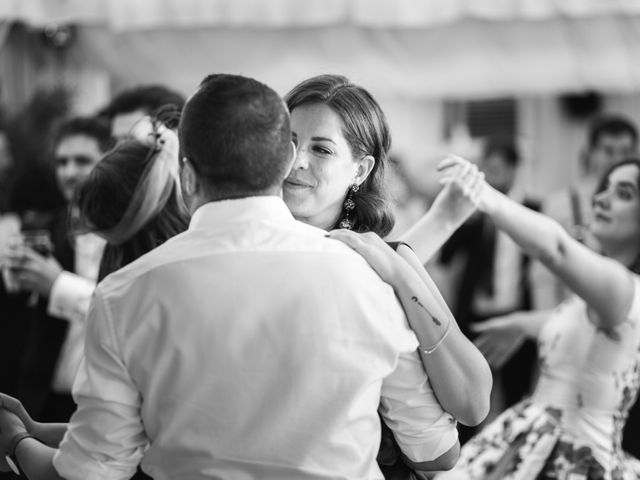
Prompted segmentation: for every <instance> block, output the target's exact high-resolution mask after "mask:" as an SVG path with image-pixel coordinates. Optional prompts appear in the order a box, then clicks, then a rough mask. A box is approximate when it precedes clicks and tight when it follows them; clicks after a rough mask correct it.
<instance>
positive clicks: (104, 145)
mask: <svg viewBox="0 0 640 480" xmlns="http://www.w3.org/2000/svg"><path fill="white" fill-rule="evenodd" d="M76 135H84V136H86V137H91V138H93V139H95V141H96V142H97V143H98V147H99V148H100V151H102V152H106V151H107V150H110V149H111V148H112V147H113V146H114V140H113V138H112V136H111V126H110V125H109V123H108V122H107V121H105V120H104V119H102V118H98V117H71V118H67V119H66V120H63V121H62V122H61V123H60V124H59V125H58V126H57V128H56V130H55V132H54V134H53V147H54V148H57V146H58V145H59V144H60V142H62V141H63V140H64V139H66V138H69V137H73V136H76Z"/></svg>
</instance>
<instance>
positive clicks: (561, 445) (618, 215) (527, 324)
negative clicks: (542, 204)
mask: <svg viewBox="0 0 640 480" xmlns="http://www.w3.org/2000/svg"><path fill="white" fill-rule="evenodd" d="M463 163H464V161H463V160H459V159H449V160H446V161H445V162H444V164H443V165H442V168H445V169H446V168H447V167H452V166H456V165H459V164H463ZM449 170H450V171H451V172H452V173H451V174H450V176H449V181H456V173H455V172H456V170H460V169H455V168H450V169H449ZM476 201H477V202H478V206H479V208H480V209H481V210H483V211H484V212H486V213H487V214H489V215H490V216H491V217H492V218H493V220H494V221H495V223H496V225H497V226H498V228H501V229H502V230H504V231H505V232H506V233H507V234H509V235H510V236H511V237H512V238H513V240H514V241H516V242H517V243H518V244H519V245H520V247H521V248H523V249H524V250H525V251H526V252H527V253H529V254H531V255H532V256H534V257H536V258H537V259H539V260H540V261H542V262H543V263H544V264H545V265H546V266H547V267H548V268H549V269H550V270H552V271H553V272H554V273H555V274H556V275H558V276H559V277H560V278H561V279H562V280H563V281H564V282H565V283H566V284H567V286H569V287H570V288H571V289H572V290H573V292H574V293H575V294H576V295H574V296H573V297H572V298H570V299H569V300H567V301H566V302H564V303H562V304H561V305H560V306H558V307H557V308H556V309H555V310H554V311H553V312H552V313H551V314H550V315H548V314H547V315H543V314H542V313H541V312H529V313H519V314H514V315H511V316H507V317H502V318H499V319H495V320H493V321H491V322H490V323H489V324H488V326H487V327H483V328H484V329H486V330H491V333H492V334H493V337H494V338H500V337H501V338H502V339H506V338H509V336H510V335H512V334H516V333H520V332H526V333H528V334H530V335H533V334H535V335H537V337H538V342H539V356H540V379H539V382H538V385H537V386H536V388H535V391H534V392H533V394H532V395H531V397H530V398H528V399H525V400H524V401H522V402H521V403H519V404H518V405H516V406H514V407H512V408H510V409H508V410H506V411H505V412H503V413H502V414H501V415H500V416H499V417H497V418H496V419H495V420H494V421H493V422H491V423H490V424H489V425H487V426H486V427H485V428H484V429H483V430H482V431H481V432H480V433H479V434H478V435H477V436H476V437H474V438H473V439H472V440H470V441H469V442H468V443H467V444H466V445H465V446H464V447H463V448H462V452H461V455H460V459H459V461H458V464H457V466H456V468H455V469H454V470H452V471H450V472H447V473H442V474H440V475H438V477H437V478H438V480H445V479H447V480H450V479H471V480H476V479H483V480H492V479H513V480H515V479H568V480H580V479H589V480H592V479H593V480H595V479H603V480H609V479H612V480H618V479H620V480H628V479H640V461H639V460H637V459H635V458H632V457H631V456H629V455H628V454H626V453H624V452H623V451H622V448H621V446H620V442H621V433H622V429H623V427H624V424H625V421H626V418H627V412H628V410H629V408H630V407H631V405H632V404H633V402H634V401H635V400H636V397H637V393H638V387H639V385H640V277H639V276H638V272H640V160H638V159H635V158H629V159H626V160H623V161H621V162H619V163H617V164H616V165H614V166H613V167H612V168H611V169H610V170H609V172H608V173H607V174H606V175H605V176H604V178H603V180H602V183H601V185H600V186H599V188H598V189H597V193H596V194H595V195H594V197H593V219H592V223H591V227H590V228H591V231H592V233H593V234H594V236H595V237H596V238H597V239H598V241H599V243H600V245H601V250H602V254H599V253H596V252H594V251H592V250H590V249H588V248H587V247H584V246H583V245H582V244H580V243H578V242H577V241H575V240H573V239H572V238H571V237H570V236H569V234H568V233H566V232H565V231H564V230H563V229H562V227H561V226H560V225H559V224H557V223H556V222H555V221H553V220H551V219H550V218H548V217H545V216H543V215H540V214H538V213H535V212H533V211H531V210H527V209H526V208H524V207H522V206H521V205H519V204H517V203H515V202H513V201H511V200H509V199H508V198H507V197H505V196H504V195H502V194H500V193H499V192H497V191H496V190H494V189H492V188H491V187H490V186H489V185H487V184H484V185H483V188H482V191H481V193H480V195H479V197H477V198H476ZM511 338H514V337H513V336H512V337H511ZM638 441H639V442H640V438H638Z"/></svg>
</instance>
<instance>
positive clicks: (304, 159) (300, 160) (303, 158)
mask: <svg viewBox="0 0 640 480" xmlns="http://www.w3.org/2000/svg"><path fill="white" fill-rule="evenodd" d="M307 167H309V158H308V156H307V152H306V151H305V150H304V149H303V148H301V147H300V146H299V145H298V146H296V159H295V161H294V162H293V168H307Z"/></svg>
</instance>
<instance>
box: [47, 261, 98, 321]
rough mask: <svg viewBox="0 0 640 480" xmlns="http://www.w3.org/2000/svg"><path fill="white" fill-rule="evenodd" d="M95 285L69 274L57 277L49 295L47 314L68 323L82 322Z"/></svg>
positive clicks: (63, 273)
mask: <svg viewBox="0 0 640 480" xmlns="http://www.w3.org/2000/svg"><path fill="white" fill-rule="evenodd" d="M95 288H96V283H95V282H92V281H91V280H87V279H86V278H84V277H81V276H80V275H76V274H75V273H71V272H66V271H64V272H62V273H61V274H60V275H58V278H56V280H55V282H53V286H52V287H51V293H50V294H49V304H48V305H47V313H48V314H49V315H51V316H53V317H59V318H64V319H66V320H68V321H70V322H84V319H85V318H86V316H87V312H88V311H89V304H90V303H91V296H92V295H93V291H94V290H95Z"/></svg>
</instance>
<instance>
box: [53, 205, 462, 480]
mask: <svg viewBox="0 0 640 480" xmlns="http://www.w3.org/2000/svg"><path fill="white" fill-rule="evenodd" d="M89 328H90V330H89V333H88V347H87V348H88V350H87V357H88V360H87V368H86V377H84V378H82V376H81V380H80V381H79V382H78V387H79V388H78V389H77V391H76V393H77V395H78V400H79V413H78V414H77V415H79V416H82V411H83V409H84V408H86V409H92V408H94V407H95V402H96V399H97V398H99V399H100V402H105V401H106V402H107V404H109V405H111V406H112V407H113V412H116V415H115V417H116V419H115V420H114V421H110V422H109V423H108V424H106V423H105V424H104V425H100V424H96V425H94V426H93V428H95V430H96V432H95V433H96V434H98V433H99V432H100V433H101V435H102V436H104V429H105V428H107V429H110V428H114V429H115V430H116V431H117V432H119V433H117V434H116V435H117V436H119V435H122V438H121V440H122V441H119V443H120V444H124V445H130V446H131V452H130V455H131V458H136V457H138V458H139V456H140V454H141V448H144V441H143V442H142V444H141V443H140V438H139V436H140V435H142V434H143V433H142V426H141V425H140V424H139V421H140V420H142V424H143V425H144V434H146V437H147V438H148V440H149V442H150V447H149V449H148V450H147V451H146V453H145V454H144V460H143V468H144V469H145V470H146V471H147V473H149V474H150V475H152V476H153V477H154V478H158V479H162V478H280V479H282V478H336V477H343V478H380V473H379V471H378V469H377V467H376V465H375V457H376V454H377V449H378V446H379V425H378V417H377V414H376V410H377V406H378V402H379V401H380V397H381V390H382V397H383V404H385V406H386V408H385V411H388V412H391V413H389V416H390V418H391V423H393V422H396V424H398V423H399V424H402V423H403V422H407V421H410V420H411V419H412V417H411V415H409V416H408V417H404V416H403V415H404V414H403V413H402V412H400V413H396V412H397V411H401V410H403V407H404V402H405V399H404V398H402V394H401V391H402V390H403V389H408V390H410V391H412V393H409V394H407V398H409V397H411V396H412V395H413V396H415V397H416V400H415V401H416V403H415V404H414V406H413V409H415V411H414V412H412V413H413V414H416V413H417V412H419V413H417V416H416V417H415V425H411V427H410V428H411V429H413V428H416V429H418V430H420V429H423V430H424V429H427V428H428V427H432V428H433V429H434V432H436V433H435V434H434V435H432V436H431V437H429V438H428V439H422V438H420V434H418V435H417V440H418V442H417V443H418V444H419V446H418V447H416V448H417V450H416V451H414V452H413V453H414V454H416V455H417V456H418V457H420V453H419V452H424V451H425V449H426V450H427V451H429V452H430V453H431V458H424V457H423V458H418V460H429V459H433V458H435V457H437V456H438V455H440V454H442V453H444V452H445V451H446V450H447V449H448V448H449V447H451V445H452V444H453V443H454V442H455V425H454V424H453V423H452V422H450V421H449V416H448V415H447V414H445V413H444V412H442V410H441V408H440V406H439V405H438V404H437V401H436V400H435V397H434V396H433V394H432V392H431V390H430V388H429V386H428V384H427V382H426V377H425V375H424V372H423V370H422V367H421V364H420V360H419V358H418V357H417V354H416V353H415V348H416V346H417V341H416V339H415V336H414V335H413V333H412V332H411V331H410V330H409V329H408V327H407V326H406V323H405V320H404V316H403V313H402V310H401V308H400V306H399V304H398V303H397V301H396V300H395V297H394V295H393V292H392V290H391V288H390V287H389V286H387V285H385V284H383V283H382V282H381V281H380V279H379V278H378V277H377V276H376V275H375V273H374V272H373V271H372V270H371V269H370V268H369V267H368V266H367V265H366V263H365V262H364V261H363V260H362V259H361V258H360V257H359V256H358V255H356V254H355V253H354V252H351V251H350V250H349V249H348V248H346V247H345V246H344V245H342V244H339V243H338V242H333V241H330V240H327V239H325V238H324V237H323V233H322V232H321V231H320V230H317V229H314V228H312V227H308V226H306V225H303V224H300V223H298V222H295V221H294V220H293V219H292V217H290V215H289V214H288V212H287V211H286V209H285V207H284V204H282V202H281V201H280V200H279V199H277V198H275V197H267V198H261V199H258V198H254V199H244V200H239V201H231V202H216V203H214V204H212V205H211V206H205V207H203V208H202V209H201V210H199V211H198V212H197V214H196V216H194V219H193V221H192V224H191V227H190V229H189V231H188V232H186V233H185V234H182V235H180V236H178V237H175V238H174V239H172V240H170V241H169V242H167V244H166V245H164V246H162V247H160V248H158V249H157V250H155V251H153V252H151V253H150V254H149V255H147V256H145V257H143V258H142V259H140V260H139V261H138V262H135V263H134V264H132V265H131V266H130V267H128V268H125V269H123V271H121V272H120V273H117V274H116V275H113V276H112V277H110V278H109V279H107V280H106V281H105V282H104V284H103V285H101V286H100V287H99V289H98V292H97V295H96V300H95V302H94V313H93V314H92V315H91V318H90V327H89ZM399 364H400V367H398V365H399ZM83 373H84V372H83ZM383 379H384V382H383ZM138 408H139V409H140V410H139V411H140V414H139V416H138V415H137V413H136V412H137V410H138ZM123 419H124V420H123ZM112 420H113V419H112ZM119 422H121V424H120V425H119V426H118V425H117V424H118V423H119ZM396 426H397V425H396ZM72 428H73V422H72ZM405 430H406V428H405ZM123 432H126V433H124V434H123ZM85 433H86V432H85ZM69 437H70V438H68V439H67V441H66V442H65V443H66V444H63V446H62V451H63V455H61V457H62V458H58V464H57V466H58V467H62V468H63V471H65V470H66V469H65V464H66V467H68V468H71V467H72V465H73V464H72V463H66V460H65V459H64V453H65V449H66V450H67V452H71V455H72V456H75V455H77V451H78V449H79V448H80V443H79V442H80V440H82V441H83V443H85V444H86V442H91V441H92V440H91V439H92V437H93V435H92V434H91V433H90V434H89V435H84V436H82V437H78V438H74V436H73V435H70V436H69ZM107 437H109V435H107ZM134 438H138V440H135V441H132V440H131V439H134ZM100 441H102V440H100ZM130 442H131V443H130ZM401 444H402V443H401ZM84 446H85V447H86V445H84ZM87 450H89V449H87ZM103 451H104V449H103Z"/></svg>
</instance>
